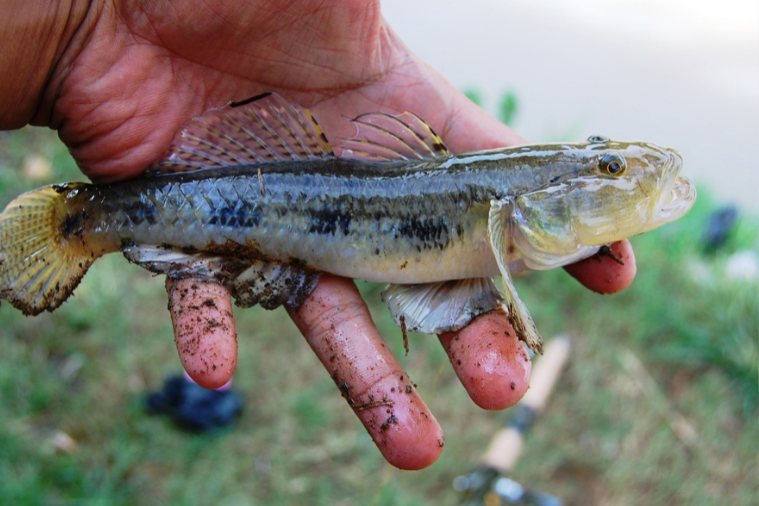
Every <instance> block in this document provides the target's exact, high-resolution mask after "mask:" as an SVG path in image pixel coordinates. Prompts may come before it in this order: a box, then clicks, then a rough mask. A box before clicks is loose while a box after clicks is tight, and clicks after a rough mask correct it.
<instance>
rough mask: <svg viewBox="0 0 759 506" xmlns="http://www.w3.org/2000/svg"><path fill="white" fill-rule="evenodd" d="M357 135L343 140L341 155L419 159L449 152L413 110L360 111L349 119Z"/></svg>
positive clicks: (374, 158)
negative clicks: (396, 113)
mask: <svg viewBox="0 0 759 506" xmlns="http://www.w3.org/2000/svg"><path fill="white" fill-rule="evenodd" d="M351 122H352V123H353V124H354V125H355V127H356V135H355V136H354V137H353V138H351V139H343V140H342V143H341V144H340V149H341V152H342V156H343V157H345V158H358V159H364V160H414V159H417V160H421V159H427V158H435V157H438V156H447V155H450V151H449V150H448V148H447V147H446V146H445V143H443V140H442V139H441V138H440V137H439V136H438V135H437V134H436V133H435V131H434V130H433V129H432V127H430V126H429V125H428V124H427V123H426V122H425V121H424V120H423V119H421V118H420V117H419V116H417V115H416V114H414V113H412V112H409V111H407V112H404V113H402V114H398V115H393V114H387V113H367V114H361V115H360V116H357V117H356V118H354V119H352V120H351Z"/></svg>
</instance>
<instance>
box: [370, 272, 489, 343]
mask: <svg viewBox="0 0 759 506" xmlns="http://www.w3.org/2000/svg"><path fill="white" fill-rule="evenodd" d="M382 300H383V301H385V303H386V304H387V306H388V308H389V309H390V313H391V314H392V316H393V319H394V320H395V322H396V323H397V324H398V325H401V326H404V325H405V327H406V329H407V330H410V331H419V332H424V333H427V334H442V333H444V332H454V331H456V330H459V329H461V328H463V327H465V326H466V325H467V324H468V323H469V322H470V321H472V319H474V318H475V317H476V316H479V315H481V314H483V313H487V312H488V311H490V310H492V309H495V308H496V307H498V306H499V305H500V303H501V302H502V298H501V295H500V293H498V289H497V288H496V287H495V285H494V284H493V281H492V280H491V279H488V278H472V279H459V280H453V281H443V282H440V283H424V284H416V285H389V286H388V287H387V288H386V289H385V290H384V291H383V292H382Z"/></svg>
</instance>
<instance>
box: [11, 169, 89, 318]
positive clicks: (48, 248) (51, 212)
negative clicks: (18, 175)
mask: <svg viewBox="0 0 759 506" xmlns="http://www.w3.org/2000/svg"><path fill="white" fill-rule="evenodd" d="M84 186H86V185H85V184H83V183H70V184H65V185H53V186H47V187H44V188H40V189H38V190H34V191H31V192H28V193H25V194H23V195H21V196H20V197H18V198H17V199H16V200H14V201H13V202H11V203H10V204H8V207H6V208H5V211H3V212H2V214H0V299H7V300H8V301H9V302H10V303H11V304H13V305H14V306H15V307H16V308H18V309H20V310H21V311H22V312H23V313H24V314H26V315H35V314H39V313H41V312H42V311H45V310H47V311H52V310H53V309H55V308H57V307H58V306H60V305H61V304H62V303H63V301H65V300H66V298H68V296H69V295H70V294H71V292H72V291H73V290H74V288H76V286H77V285H78V284H79V281H80V280H81V279H82V276H84V273H85V272H87V269H88V268H89V267H90V265H92V262H94V261H95V259H96V258H97V257H98V256H100V254H99V253H95V252H93V251H92V249H91V248H89V247H88V245H87V237H86V235H87V234H86V233H85V225H86V224H85V223H84V221H85V213H84V212H83V211H82V210H79V211H75V210H74V209H73V208H72V207H71V206H70V205H69V203H68V201H69V199H70V198H71V197H73V196H75V195H76V192H78V190H79V189H80V188H82V187H84Z"/></svg>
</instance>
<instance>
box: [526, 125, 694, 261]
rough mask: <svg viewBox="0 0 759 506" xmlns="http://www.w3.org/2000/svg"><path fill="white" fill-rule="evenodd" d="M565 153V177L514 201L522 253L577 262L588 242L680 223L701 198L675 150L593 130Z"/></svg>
mask: <svg viewBox="0 0 759 506" xmlns="http://www.w3.org/2000/svg"><path fill="white" fill-rule="evenodd" d="M566 156H567V157H571V159H569V158H568V163H566V164H565V165H566V166H567V167H569V169H568V170H567V171H566V174H565V176H564V177H561V178H558V179H557V180H555V182H554V183H552V184H547V185H545V186H544V187H542V188H538V189H535V190H533V191H530V192H527V193H525V194H523V195H520V196H519V197H517V198H516V199H515V202H514V210H513V217H512V219H513V223H514V225H515V227H516V232H517V233H518V234H519V235H520V236H521V242H522V243H523V244H522V248H521V249H522V250H523V251H533V252H535V253H537V252H538V251H540V252H541V254H543V255H556V256H560V255H564V256H565V258H567V259H572V260H575V259H576V257H574V256H573V255H575V253H576V252H578V251H579V250H580V248H582V247H588V246H599V245H603V244H608V243H611V242H614V241H619V240H621V239H625V238H628V237H631V236H633V235H637V234H641V233H644V232H648V231H649V230H653V229H655V228H657V227H660V226H661V225H664V224H665V223H668V222H671V221H674V220H676V219H678V218H680V217H682V216H684V215H685V214H686V213H687V212H688V210H690V208H691V206H692V205H693V202H694V201H695V198H696V190H695V187H694V186H693V184H692V183H691V182H690V181H689V180H688V179H687V178H685V177H683V176H682V175H681V170H682V166H683V158H682V156H681V155H680V153H678V152H677V151H676V150H674V149H671V148H665V147H661V146H657V145H655V144H651V143H643V142H634V143H627V142H617V141H611V140H608V139H606V138H603V137H598V136H594V137H591V138H590V139H589V140H588V142H587V143H583V144H577V145H574V146H573V149H571V150H567V155H566ZM518 242H519V241H518Z"/></svg>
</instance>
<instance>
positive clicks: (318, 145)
mask: <svg viewBox="0 0 759 506" xmlns="http://www.w3.org/2000/svg"><path fill="white" fill-rule="evenodd" d="M332 156H334V154H333V153H332V147H331V146H330V144H329V141H328V140H327V137H326V136H325V135H324V132H323V131H322V129H321V127H320V126H319V124H318V123H317V121H316V120H315V119H314V117H313V115H312V114H311V112H310V111H308V110H307V109H305V108H303V107H300V106H298V105H294V104H290V103H288V102H287V101H285V100H284V99H283V98H282V97H280V96H279V95H277V94H275V93H268V94H264V95H261V96H259V97H255V98H254V99H251V100H245V101H242V102H230V103H229V104H228V105H227V106H225V107H220V108H215V109H209V110H208V111H206V112H205V113H204V114H202V115H201V116H199V117H197V118H193V119H191V120H190V121H188V122H187V123H185V124H184V126H183V127H182V128H181V129H180V131H179V132H178V133H177V134H176V135H175V136H174V140H173V141H172V143H171V145H170V146H169V148H168V149H167V150H166V151H165V152H164V154H163V156H162V157H161V159H160V160H158V161H157V162H155V163H153V164H152V165H151V166H150V168H149V169H150V170H151V171H154V172H177V171H188V170H197V169H202V168H212V167H215V168H220V167H227V166H234V165H242V164H252V163H264V162H272V161H283V160H306V159H314V158H325V157H332Z"/></svg>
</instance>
